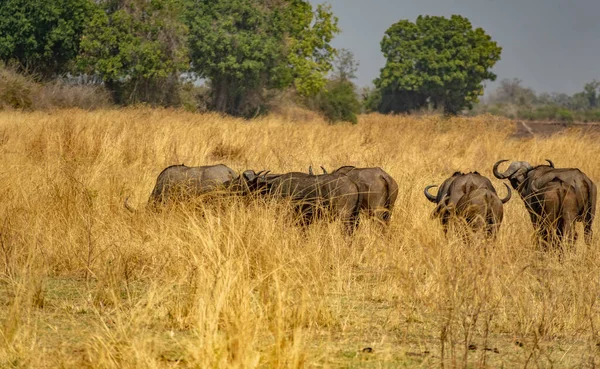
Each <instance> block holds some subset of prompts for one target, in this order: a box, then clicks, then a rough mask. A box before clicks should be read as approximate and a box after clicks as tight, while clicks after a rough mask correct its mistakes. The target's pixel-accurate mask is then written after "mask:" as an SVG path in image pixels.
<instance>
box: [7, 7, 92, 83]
mask: <svg viewBox="0 0 600 369" xmlns="http://www.w3.org/2000/svg"><path fill="white" fill-rule="evenodd" d="M94 8H95V4H94V3H93V2H92V1H90V0H53V1H39V0H0V60H3V61H4V62H11V63H16V65H17V66H18V68H19V69H20V70H22V71H27V72H30V73H35V74H37V75H38V76H40V77H42V78H45V79H48V78H51V77H54V76H55V75H57V74H60V73H64V72H67V71H69V70H70V68H71V67H72V66H73V63H72V61H73V60H74V59H75V57H76V56H77V53H78V52H79V43H80V39H81V34H82V32H83V29H84V27H85V24H86V22H87V21H88V20H89V17H90V15H91V13H92V11H93V9H94Z"/></svg>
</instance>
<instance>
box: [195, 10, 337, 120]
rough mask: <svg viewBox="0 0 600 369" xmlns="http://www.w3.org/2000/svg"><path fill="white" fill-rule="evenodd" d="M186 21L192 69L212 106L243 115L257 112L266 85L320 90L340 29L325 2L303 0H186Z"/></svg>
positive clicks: (308, 91)
mask: <svg viewBox="0 0 600 369" xmlns="http://www.w3.org/2000/svg"><path fill="white" fill-rule="evenodd" d="M186 24H187V26H188V28H189V32H190V34H189V49H190V57H191V62H192V69H193V71H194V72H195V74H196V75H197V76H198V77H200V78H203V79H206V80H208V81H209V83H210V86H211V90H212V107H213V108H214V109H215V110H217V111H221V112H225V113H228V114H233V115H242V116H249V115H253V114H256V113H257V112H258V111H259V110H260V107H261V105H262V104H263V103H264V101H265V92H266V91H267V90H269V89H279V88H284V87H287V86H291V85H293V86H295V88H296V90H297V91H298V92H299V93H300V94H301V95H314V94H316V93H317V92H318V91H320V90H321V89H322V88H323V87H324V86H325V84H326V78H325V75H326V74H327V72H328V71H329V70H330V69H331V62H332V60H333V56H334V54H335V51H334V49H333V48H332V47H331V45H330V44H329V42H330V41H331V40H332V38H333V36H334V35H335V34H336V33H337V32H339V30H338V28H337V19H336V18H335V17H334V16H333V14H332V13H331V11H330V9H329V8H328V7H326V6H317V7H316V9H313V7H312V5H311V4H310V3H309V2H308V1H304V0H188V8H187V12H186Z"/></svg>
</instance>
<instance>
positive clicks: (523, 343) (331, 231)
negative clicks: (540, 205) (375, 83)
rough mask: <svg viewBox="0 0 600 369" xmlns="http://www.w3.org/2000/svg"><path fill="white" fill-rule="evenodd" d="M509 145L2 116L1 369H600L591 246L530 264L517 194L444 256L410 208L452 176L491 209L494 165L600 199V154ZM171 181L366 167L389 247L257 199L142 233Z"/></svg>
mask: <svg viewBox="0 0 600 369" xmlns="http://www.w3.org/2000/svg"><path fill="white" fill-rule="evenodd" d="M512 130H513V124H512V123H511V122H509V121H505V120H501V119H498V118H493V117H478V118H468V119H466V118H465V119H460V118H456V119H452V120H443V119H441V118H439V117H422V118H407V117H387V116H381V115H369V116H362V117H360V121H359V124H358V125H356V126H351V125H334V126H331V125H327V124H325V123H323V122H319V121H316V122H291V121H288V120H286V119H283V118H278V117H276V116H271V117H266V118H262V119H259V120H255V121H244V120H236V119H232V118H224V117H220V116H218V115H198V114H189V113H184V112H178V111H171V110H152V109H146V108H140V109H128V110H105V111H95V112H86V111H80V110H66V111H57V112H51V113H47V112H44V113H41V112H40V113H22V112H8V111H4V112H0V158H1V161H0V198H1V201H0V368H13V367H14V368H255V367H258V368H301V367H318V368H339V367H343V368H398V367H400V368H401V367H407V368H408V367H411V368H412V367H444V368H453V367H458V368H462V367H469V368H478V367H489V368H515V367H529V368H565V367H576V368H580V367H589V368H593V367H598V366H599V365H600V336H599V335H600V300H599V298H600V249H599V247H598V246H599V243H600V236H599V235H597V236H596V238H595V240H594V243H593V245H592V247H590V248H588V247H586V246H585V245H584V244H583V242H582V238H583V237H580V241H578V243H577V245H576V247H575V248H574V249H572V250H567V251H566V254H565V257H564V259H563V260H562V261H560V260H559V258H558V256H557V255H556V254H555V253H542V252H540V251H538V250H536V248H535V246H534V243H533V242H532V238H531V237H532V227H531V224H530V221H529V217H528V215H527V214H526V211H525V208H524V206H523V203H522V201H521V200H520V199H519V198H518V196H517V194H516V193H515V194H514V196H513V199H512V200H511V201H510V202H509V203H508V204H507V205H506V206H505V221H504V223H503V225H502V228H501V230H500V233H499V237H498V239H497V240H496V241H495V242H493V243H491V244H487V245H483V244H482V245H472V246H470V247H468V246H465V245H463V244H462V243H460V242H458V240H456V239H454V238H453V237H450V238H449V239H446V238H445V237H444V236H443V233H442V231H441V227H440V225H439V224H438V223H437V222H436V221H434V220H432V219H430V213H431V211H432V210H433V205H432V204H431V203H429V202H428V201H427V200H426V199H425V197H424V196H423V195H422V190H423V188H424V186H425V185H427V184H430V183H440V182H441V181H442V180H443V179H445V178H446V177H447V176H449V175H451V174H452V173H453V172H454V171H455V170H462V171H470V170H478V171H480V172H482V173H483V174H484V175H487V176H488V177H490V178H492V182H493V183H494V185H495V186H496V188H497V189H498V191H499V193H500V196H503V195H504V193H505V192H504V191H505V189H504V186H502V184H501V182H500V181H498V180H496V179H495V178H493V176H492V174H491V168H492V165H493V163H494V162H496V161H497V160H499V159H504V158H506V159H512V160H517V159H518V160H527V161H530V162H531V163H532V164H537V163H542V162H543V159H545V158H549V159H552V160H553V161H554V162H555V164H556V165H557V166H559V167H571V166H576V167H579V168H581V169H582V170H583V171H584V172H585V173H586V174H588V176H589V177H590V178H592V179H593V180H596V181H597V182H598V181H599V180H600V161H599V160H598V158H599V157H600V144H598V139H597V137H589V136H587V137H586V136H581V135H580V134H578V132H577V131H568V132H566V133H564V134H560V135H555V136H552V137H548V138H534V139H529V140H517V139H512V138H510V135H511V131H512ZM179 163H185V164H186V165H205V164H213V163H224V164H226V165H228V166H230V167H231V168H233V169H234V170H236V171H242V170H245V169H255V170H261V169H270V170H272V171H273V172H275V173H276V172H284V171H292V170H300V171H306V170H307V168H308V166H309V165H311V164H312V165H313V166H317V167H318V165H321V164H322V165H324V166H326V167H327V168H335V167H337V166H340V165H343V164H353V165H357V166H380V167H382V168H383V169H385V170H386V171H387V172H388V173H390V174H391V175H392V176H393V177H394V178H395V179H396V180H397V181H398V183H399V186H400V194H399V197H398V201H397V203H396V208H395V211H394V214H393V217H392V222H391V225H390V228H389V230H387V231H385V230H382V229H381V228H380V227H379V225H378V224H376V223H374V222H364V223H363V224H362V226H361V227H360V228H359V230H358V231H357V232H356V233H355V235H354V236H353V237H352V238H348V237H346V236H345V234H344V233H343V231H342V229H341V226H340V224H336V223H327V222H318V223H316V224H314V225H313V226H311V227H309V228H308V229H307V230H306V231H303V230H302V229H299V228H297V227H295V226H294V225H293V224H292V220H291V219H290V216H289V215H288V214H287V213H286V212H285V209H284V208H282V206H281V205H280V204H276V203H264V202H261V201H260V200H256V199H255V200H247V199H239V198H223V199H217V200H214V201H215V202H216V204H212V205H206V206H203V207H201V208H200V209H198V208H197V207H196V208H193V207H183V208H177V209H171V210H168V211H163V212H159V213H151V212H146V211H144V210H143V209H144V205H145V202H146V200H147V198H148V195H149V194H150V192H151V190H152V187H153V186H154V182H155V180H156V177H157V175H158V174H159V173H160V171H161V170H162V169H163V168H164V167H166V166H168V165H171V164H179ZM126 196H130V202H131V203H132V204H133V205H134V206H136V207H137V208H138V211H137V212H136V213H135V214H131V213H129V212H127V211H126V210H125V209H124V207H123V200H124V199H125V197H126ZM578 229H579V230H580V234H581V228H580V226H579V228H578ZM595 229H596V231H597V232H600V229H599V227H598V224H595Z"/></svg>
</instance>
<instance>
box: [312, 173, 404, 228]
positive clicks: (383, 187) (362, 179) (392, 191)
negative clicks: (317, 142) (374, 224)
mask: <svg viewBox="0 0 600 369" xmlns="http://www.w3.org/2000/svg"><path fill="white" fill-rule="evenodd" d="M321 169H322V170H323V173H324V175H327V170H326V169H325V168H324V167H323V166H321ZM309 174H311V175H313V172H312V167H309ZM331 174H345V175H347V176H348V177H350V178H351V179H352V180H353V181H354V182H356V183H357V184H358V186H359V190H360V192H361V193H362V195H363V197H362V202H361V204H360V210H361V211H362V212H363V213H366V215H368V216H370V217H375V218H376V219H378V220H379V221H381V222H382V223H383V224H385V225H389V222H390V218H391V216H392V211H393V209H394V204H395V203H396V198H397V197H398V183H397V182H396V181H395V180H394V178H392V176H390V175H389V174H388V173H386V172H385V171H384V170H383V169H381V168H379V167H376V168H357V167H354V166H351V165H346V166H343V167H340V168H338V169H336V170H334V171H333V172H332V173H331Z"/></svg>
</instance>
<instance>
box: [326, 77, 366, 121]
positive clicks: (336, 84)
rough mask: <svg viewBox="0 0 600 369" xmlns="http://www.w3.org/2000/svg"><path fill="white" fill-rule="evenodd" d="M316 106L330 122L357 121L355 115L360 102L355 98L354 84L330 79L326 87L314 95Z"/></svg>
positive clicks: (358, 110) (358, 109)
mask: <svg viewBox="0 0 600 369" xmlns="http://www.w3.org/2000/svg"><path fill="white" fill-rule="evenodd" d="M315 100H316V108H317V109H318V110H319V111H320V112H321V113H323V115H325V117H326V118H327V119H328V120H329V121H330V122H332V123H335V122H339V121H342V122H351V123H353V124H356V123H358V120H357V117H356V115H357V114H358V113H359V112H360V103H359V102H358V99H357V98H356V91H355V87H354V84H353V83H352V82H350V81H344V80H338V81H331V82H330V83H329V84H328V85H327V89H326V90H324V91H322V92H320V93H319V94H318V95H317V97H316V99H315Z"/></svg>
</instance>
